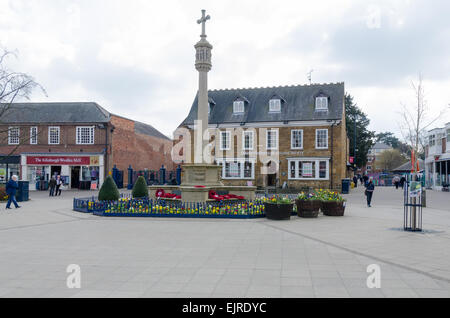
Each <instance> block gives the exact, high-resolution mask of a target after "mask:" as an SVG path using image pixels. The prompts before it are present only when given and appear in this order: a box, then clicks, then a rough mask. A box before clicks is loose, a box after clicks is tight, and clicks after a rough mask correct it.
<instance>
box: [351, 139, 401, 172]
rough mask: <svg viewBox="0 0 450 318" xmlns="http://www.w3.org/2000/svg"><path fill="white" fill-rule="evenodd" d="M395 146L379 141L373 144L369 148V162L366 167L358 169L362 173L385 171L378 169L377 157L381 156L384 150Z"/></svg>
mask: <svg viewBox="0 0 450 318" xmlns="http://www.w3.org/2000/svg"><path fill="white" fill-rule="evenodd" d="M392 149H393V148H392V147H391V146H389V145H386V144H384V143H382V142H377V143H375V145H373V146H372V148H370V149H369V153H368V154H367V163H366V165H365V166H364V167H362V168H361V169H359V170H358V172H360V173H361V174H363V175H364V174H366V175H370V174H374V173H380V172H383V171H382V170H380V169H377V166H376V161H377V157H379V156H380V155H381V154H382V153H383V152H384V151H386V150H392Z"/></svg>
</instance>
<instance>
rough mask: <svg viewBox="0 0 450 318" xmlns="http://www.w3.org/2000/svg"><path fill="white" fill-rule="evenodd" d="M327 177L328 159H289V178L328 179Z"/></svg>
mask: <svg viewBox="0 0 450 318" xmlns="http://www.w3.org/2000/svg"><path fill="white" fill-rule="evenodd" d="M329 177H330V161H329V159H315V158H311V159H307V158H302V159H289V179H290V180H328V179H329Z"/></svg>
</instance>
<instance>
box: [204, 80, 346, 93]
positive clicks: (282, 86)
mask: <svg viewBox="0 0 450 318" xmlns="http://www.w3.org/2000/svg"><path fill="white" fill-rule="evenodd" d="M342 84H345V82H336V83H334V82H330V83H312V84H291V85H279V86H266V87H264V86H261V87H237V88H216V89H210V90H208V91H210V92H221V91H238V90H256V89H276V88H295V87H309V86H330V85H342Z"/></svg>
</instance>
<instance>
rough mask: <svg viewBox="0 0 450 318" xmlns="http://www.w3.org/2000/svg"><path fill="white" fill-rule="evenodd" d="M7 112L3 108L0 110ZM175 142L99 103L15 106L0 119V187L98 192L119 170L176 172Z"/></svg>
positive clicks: (125, 174)
mask: <svg viewBox="0 0 450 318" xmlns="http://www.w3.org/2000/svg"><path fill="white" fill-rule="evenodd" d="M2 106H3V107H4V106H5V105H2ZM171 148H172V141H171V140H170V139H169V138H168V137H166V136H164V135H163V134H162V133H160V132H159V131H157V130H156V129H155V128H153V127H152V126H150V125H147V124H143V123H140V122H136V121H134V120H131V119H127V118H124V117H121V116H118V115H114V114H112V113H110V112H108V111H107V110H105V109H104V108H103V107H101V106H100V105H98V104H97V103H15V104H12V105H11V106H10V107H9V109H8V111H7V112H5V113H3V115H2V116H1V118H0V179H2V180H0V181H6V180H7V179H8V178H9V177H10V176H11V175H12V174H17V175H19V177H20V178H21V180H25V181H30V189H31V190H34V189H35V188H36V182H35V181H37V180H44V181H48V180H49V178H51V176H52V175H54V174H58V175H61V176H62V177H64V181H65V183H66V185H67V186H68V188H80V187H81V184H82V183H84V184H86V183H96V186H97V188H98V186H100V185H101V184H102V183H103V180H104V179H105V177H106V176H107V175H108V174H109V173H110V172H111V171H112V169H113V167H114V166H116V167H117V168H118V169H119V170H123V171H124V183H126V181H127V173H128V171H127V168H128V167H129V165H131V166H132V167H133V169H135V170H144V169H149V170H158V169H159V168H160V167H161V166H162V165H165V166H166V167H167V168H168V169H172V168H173V165H172V160H171V154H170V152H171Z"/></svg>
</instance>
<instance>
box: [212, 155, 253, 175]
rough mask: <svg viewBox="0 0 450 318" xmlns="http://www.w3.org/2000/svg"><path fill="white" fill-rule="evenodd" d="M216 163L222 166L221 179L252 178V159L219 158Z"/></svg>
mask: <svg viewBox="0 0 450 318" xmlns="http://www.w3.org/2000/svg"><path fill="white" fill-rule="evenodd" d="M218 164H219V165H220V166H221V167H222V177H223V179H253V178H254V176H255V163H254V162H253V161H249V160H245V159H242V160H240V159H237V160H226V159H219V160H218Z"/></svg>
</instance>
